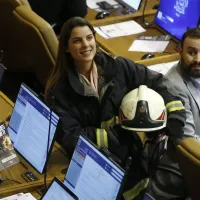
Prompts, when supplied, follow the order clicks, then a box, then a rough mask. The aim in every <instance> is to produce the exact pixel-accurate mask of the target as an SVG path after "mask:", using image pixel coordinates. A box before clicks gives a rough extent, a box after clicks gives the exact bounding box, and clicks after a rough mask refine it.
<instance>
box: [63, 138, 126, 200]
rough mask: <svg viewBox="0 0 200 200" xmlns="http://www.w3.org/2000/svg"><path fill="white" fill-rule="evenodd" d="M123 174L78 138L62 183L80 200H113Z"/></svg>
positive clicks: (95, 149)
mask: <svg viewBox="0 0 200 200" xmlns="http://www.w3.org/2000/svg"><path fill="white" fill-rule="evenodd" d="M124 175H125V172H124V170H123V169H121V168H120V167H119V166H118V165H116V164H115V163H114V162H111V160H110V159H108V158H107V157H106V156H104V155H103V154H102V153H101V152H100V151H99V150H98V149H97V148H96V147H95V146H94V145H92V144H91V143H90V142H89V141H88V140H86V139H85V138H83V137H82V136H80V137H79V140H78V143H77V145H76V149H75V151H74V154H73V156H72V160H71V162H70V165H69V168H68V171H67V174H66V176H65V179H64V184H65V185H66V186H67V187H68V188H69V189H70V190H71V191H72V192H73V193H75V194H76V195H77V196H78V198H79V199H81V200H91V199H98V200H105V199H106V200H115V199H117V198H118V197H119V196H120V189H121V185H122V182H123V178H124Z"/></svg>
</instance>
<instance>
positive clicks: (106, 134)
mask: <svg viewBox="0 0 200 200" xmlns="http://www.w3.org/2000/svg"><path fill="white" fill-rule="evenodd" d="M94 61H95V63H96V65H97V70H98V94H95V93H94V92H93V91H92V90H91V89H90V88H89V87H86V86H85V85H84V83H83V82H82V81H81V80H80V75H79V73H78V72H77V70H76V68H75V66H69V67H68V69H67V72H66V74H63V76H62V78H61V79H60V80H59V81H58V83H57V84H56V86H55V87H54V88H53V89H52V91H51V92H50V93H49V96H52V95H53V96H54V105H53V106H52V108H53V110H54V111H55V112H56V113H57V114H58V115H59V116H60V122H61V130H60V131H59V132H58V135H57V136H58V137H57V141H58V142H59V143H60V144H61V145H62V146H63V147H64V148H65V149H66V151H67V152H68V153H69V154H72V153H73V150H74V148H75V145H76V142H77V140H78V137H79V135H80V134H82V135H84V136H85V137H87V138H89V139H90V140H91V141H92V142H94V143H95V144H97V145H98V146H99V147H103V148H111V149H113V148H115V147H116V146H117V145H118V144H119V143H118V139H117V136H116V135H115V133H113V132H112V130H111V129H109V127H111V126H112V125H113V124H115V119H116V118H115V116H118V114H119V107H120V104H121V101H122V99H123V97H124V95H125V94H127V93H128V92H130V91H131V90H133V89H135V88H138V87H139V86H140V85H147V87H149V88H151V89H153V90H155V91H156V92H158V93H159V94H160V95H161V96H162V97H163V99H164V101H165V104H166V107H167V110H168V113H169V115H168V120H169V121H171V122H172V124H173V125H174V124H175V125H176V127H182V126H183V125H184V123H185V110H184V107H183V102H182V100H181V98H180V97H179V96H178V94H177V93H176V91H175V90H174V88H173V85H172V84H171V83H170V82H169V81H168V80H167V79H166V78H165V77H164V76H163V75H162V74H160V73H156V72H153V71H151V70H149V69H148V68H147V67H145V66H143V65H140V64H136V63H134V62H133V61H131V60H129V59H125V58H123V57H117V58H113V57H110V56H108V55H107V54H104V53H97V54H96V56H95V58H94ZM47 99H51V97H47ZM50 101H51V100H50ZM50 101H49V102H48V103H49V104H51V102H50ZM177 130H180V129H177ZM177 130H176V131H177ZM176 131H175V132H176ZM120 134H121V135H123V133H120ZM125 139H126V138H125Z"/></svg>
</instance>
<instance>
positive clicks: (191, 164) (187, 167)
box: [177, 138, 200, 200]
mask: <svg viewBox="0 0 200 200" xmlns="http://www.w3.org/2000/svg"><path fill="white" fill-rule="evenodd" d="M177 158H178V161H179V166H180V170H181V173H182V175H183V180H184V183H185V186H186V187H187V189H188V192H189V195H190V197H191V198H192V200H199V199H200V142H199V141H197V140H196V139H194V138H188V139H185V140H183V141H182V142H181V143H180V145H178V146H177Z"/></svg>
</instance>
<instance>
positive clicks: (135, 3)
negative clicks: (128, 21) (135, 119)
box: [117, 0, 142, 11]
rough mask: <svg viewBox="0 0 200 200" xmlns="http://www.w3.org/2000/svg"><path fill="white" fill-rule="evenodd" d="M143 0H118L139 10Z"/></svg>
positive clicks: (134, 9) (128, 6)
mask: <svg viewBox="0 0 200 200" xmlns="http://www.w3.org/2000/svg"><path fill="white" fill-rule="evenodd" d="M141 1H142V0H117V2H119V3H120V4H121V5H123V6H125V7H127V8H130V9H131V10H132V11H137V10H138V9H139V7H140V4H141Z"/></svg>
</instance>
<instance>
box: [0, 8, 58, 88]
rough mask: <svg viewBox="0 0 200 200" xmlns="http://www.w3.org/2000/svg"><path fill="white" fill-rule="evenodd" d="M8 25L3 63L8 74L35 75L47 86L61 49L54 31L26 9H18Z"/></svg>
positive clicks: (14, 11)
mask: <svg viewBox="0 0 200 200" xmlns="http://www.w3.org/2000/svg"><path fill="white" fill-rule="evenodd" d="M7 23H8V24H9V31H8V32H7V35H6V41H5V45H4V49H3V50H4V59H3V63H4V64H5V66H6V67H7V68H8V70H12V71H20V70H22V71H24V72H33V73H35V74H36V77H37V78H38V80H39V81H40V83H41V84H42V85H43V86H45V84H46V82H47V79H48V78H49V75H50V73H51V72H52V70H53V68H54V66H55V60H56V56H57V49H58V39H57V37H56V35H55V33H54V31H53V29H52V27H51V26H50V25H49V24H48V23H47V22H46V21H44V20H43V19H42V18H41V17H39V16H38V15H37V14H36V13H35V12H33V11H32V10H31V9H28V8H27V6H25V5H20V6H17V7H16V8H15V9H14V10H13V13H12V17H10V21H8V22H7Z"/></svg>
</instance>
